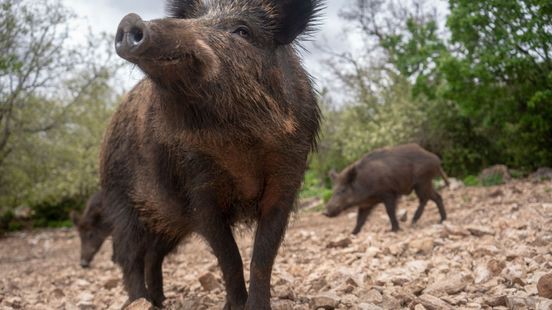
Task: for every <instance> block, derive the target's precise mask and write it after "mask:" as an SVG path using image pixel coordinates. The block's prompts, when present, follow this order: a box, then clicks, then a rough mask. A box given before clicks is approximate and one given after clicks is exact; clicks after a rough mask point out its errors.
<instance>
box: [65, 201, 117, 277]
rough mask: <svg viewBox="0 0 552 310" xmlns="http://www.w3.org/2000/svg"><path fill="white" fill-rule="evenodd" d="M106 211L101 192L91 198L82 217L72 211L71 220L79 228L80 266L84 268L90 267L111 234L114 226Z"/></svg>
mask: <svg viewBox="0 0 552 310" xmlns="http://www.w3.org/2000/svg"><path fill="white" fill-rule="evenodd" d="M105 211H106V208H105V206H104V205H103V203H102V194H101V192H97V193H94V194H93V195H92V196H90V198H89V199H88V201H87V202H86V208H85V209H84V212H83V213H82V215H80V214H78V213H77V211H74V210H73V211H71V220H72V221H73V224H75V227H76V228H77V231H78V233H79V238H80V242H81V250H80V265H81V266H82V267H83V268H86V267H88V266H90V262H92V259H94V255H96V253H97V252H98V250H99V249H100V247H101V246H102V244H103V243H104V241H105V239H107V237H108V236H109V235H110V234H111V230H112V226H111V224H110V222H109V220H108V217H107V215H106V214H105Z"/></svg>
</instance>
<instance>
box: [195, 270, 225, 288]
mask: <svg viewBox="0 0 552 310" xmlns="http://www.w3.org/2000/svg"><path fill="white" fill-rule="evenodd" d="M199 283H201V287H203V289H204V290H206V291H213V290H215V289H217V288H220V283H219V282H218V281H217V278H216V277H215V275H214V274H212V273H210V272H208V273H206V274H204V275H202V276H201V277H199Z"/></svg>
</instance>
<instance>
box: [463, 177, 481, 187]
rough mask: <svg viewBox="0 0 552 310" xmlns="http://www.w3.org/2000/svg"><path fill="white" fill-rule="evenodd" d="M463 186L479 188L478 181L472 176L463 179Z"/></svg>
mask: <svg viewBox="0 0 552 310" xmlns="http://www.w3.org/2000/svg"><path fill="white" fill-rule="evenodd" d="M464 185H466V186H479V185H480V183H479V179H478V178H477V177H476V176H474V175H468V176H467V177H465V178H464Z"/></svg>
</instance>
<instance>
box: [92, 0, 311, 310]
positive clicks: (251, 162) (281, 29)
mask: <svg viewBox="0 0 552 310" xmlns="http://www.w3.org/2000/svg"><path fill="white" fill-rule="evenodd" d="M168 10H169V13H170V15H171V17H170V18H164V19H159V20H152V21H143V20H142V19H141V18H140V17H139V16H138V15H136V14H129V15H127V16H126V17H125V18H123V20H122V21H121V23H120V25H119V29H118V30H117V35H116V38H115V47H116V50H117V53H118V54H119V55H120V56H121V57H123V58H124V59H126V60H128V61H130V62H132V63H134V64H136V65H137V66H138V67H139V68H140V69H141V70H142V71H143V72H144V73H145V75H146V78H144V79H143V80H142V81H141V82H139V83H138V85H136V87H135V88H134V89H133V90H132V91H130V93H129V94H128V95H127V97H126V98H125V100H124V101H123V103H122V104H121V106H120V107H119V109H118V111H117V112H116V113H115V115H114V117H113V119H112V121H111V125H110V127H109V128H108V131H107V133H106V136H105V139H104V142H103V146H102V154H101V164H100V174H101V183H102V188H103V189H104V194H105V196H104V197H105V203H106V204H107V205H108V206H109V207H110V208H112V209H113V212H110V214H111V215H112V220H113V222H117V225H116V227H114V230H113V245H114V260H115V261H116V262H117V263H118V264H119V265H120V266H121V268H122V271H123V281H124V285H125V288H126V290H127V292H128V296H129V301H133V300H136V299H138V298H142V297H144V298H146V299H148V300H150V301H152V302H153V303H154V304H155V305H156V306H161V305H162V302H163V299H164V296H163V285H162V273H161V265H162V261H163V258H164V256H165V255H166V254H167V253H169V252H171V251H172V250H173V249H174V248H175V247H176V245H177V244H178V243H179V242H180V241H181V240H183V239H184V238H186V237H187V236H189V235H190V234H192V233H195V234H198V235H200V236H202V237H203V238H204V239H205V240H206V242H207V243H208V244H209V245H210V247H211V248H212V251H213V253H214V255H215V256H216V258H217V260H218V263H219V265H220V268H221V269H222V273H223V280H224V284H225V288H226V292H227V303H226V307H225V308H226V309H242V308H244V307H245V308H246V309H269V308H270V278H271V272H272V266H273V263H274V259H275V257H276V254H277V252H278V248H279V246H280V243H281V240H282V238H283V236H284V232H285V230H286V227H287V223H288V218H289V215H290V212H291V211H292V209H293V205H294V201H295V199H296V194H297V192H298V189H299V187H300V185H301V182H302V179H303V174H304V171H305V168H306V163H307V156H308V154H309V152H310V151H311V150H312V149H313V147H314V146H315V141H316V136H317V132H318V128H319V118H320V116H319V114H320V113H319V108H318V106H317V102H316V98H315V93H314V91H313V88H312V85H311V81H310V78H309V76H308V74H307V73H306V72H305V71H304V69H303V68H302V66H301V61H300V59H299V57H298V55H297V52H296V47H295V45H294V44H293V43H294V42H295V41H296V40H297V37H298V36H300V35H303V34H305V33H306V32H308V31H309V30H310V29H311V26H312V22H313V20H314V19H315V17H316V15H317V13H318V12H319V10H320V0H233V1H232V0H210V1H206V0H205V1H201V0H173V1H169V2H168ZM240 221H245V222H256V231H255V240H254V247H253V254H252V258H251V275H250V284H249V293H248V292H247V290H246V287H245V281H244V275H243V265H242V259H241V256H240V253H239V251H238V247H237V245H236V242H235V240H234V236H233V226H234V225H235V224H236V223H238V222H240Z"/></svg>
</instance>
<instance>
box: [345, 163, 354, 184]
mask: <svg viewBox="0 0 552 310" xmlns="http://www.w3.org/2000/svg"><path fill="white" fill-rule="evenodd" d="M356 176H357V171H356V168H355V167H352V168H351V169H349V171H347V176H346V178H345V181H346V182H347V184H351V183H353V182H354V181H355V179H356Z"/></svg>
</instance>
